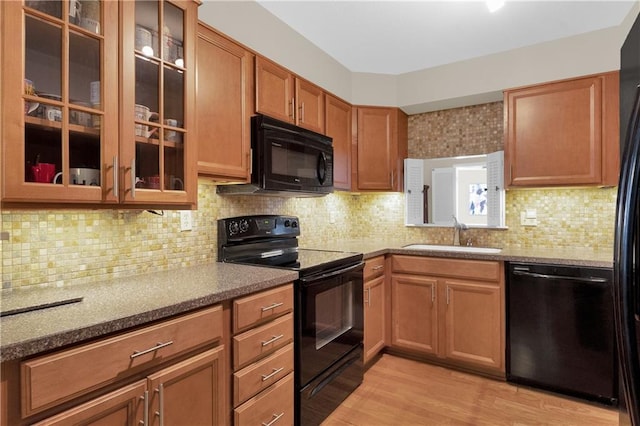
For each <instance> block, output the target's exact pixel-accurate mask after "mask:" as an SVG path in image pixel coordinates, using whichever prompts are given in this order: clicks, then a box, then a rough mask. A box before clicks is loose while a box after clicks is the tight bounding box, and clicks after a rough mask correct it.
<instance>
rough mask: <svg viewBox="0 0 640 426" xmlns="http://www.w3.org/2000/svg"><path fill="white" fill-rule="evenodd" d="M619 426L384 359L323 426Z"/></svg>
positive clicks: (570, 404)
mask: <svg viewBox="0 0 640 426" xmlns="http://www.w3.org/2000/svg"><path fill="white" fill-rule="evenodd" d="M338 425H352V426H385V425H394V426H402V425H412V426H413V425H554V426H555V425H563V426H564V425H576V426H577V425H579V426H617V425H618V412H617V411H616V410H614V409H610V408H608V407H605V406H602V405H597V404H589V403H583V402H581V401H578V400H575V399H572V398H563V397H559V396H557V395H555V394H551V393H547V392H539V391H534V390H531V389H529V388H525V387H520V386H515V385H512V384H509V383H506V382H502V381H498V380H492V379H487V378H483V377H478V376H475V375H472V374H467V373H461V372H458V371H454V370H449V369H446V368H443V367H438V366H434V365H430V364H425V363H421V362H417V361H413V360H407V359H403V358H399V357H395V356H392V355H388V354H384V355H383V356H382V357H381V358H380V359H379V360H378V361H377V362H376V364H375V365H373V366H372V367H371V368H370V369H369V370H368V371H367V373H366V374H365V379H364V382H363V383H362V385H360V387H359V388H358V389H357V390H356V391H355V392H354V393H352V394H351V395H350V396H349V397H348V398H347V399H346V400H345V401H344V402H343V404H342V405H341V406H340V407H338V408H337V409H336V410H335V411H334V412H333V413H332V414H331V416H329V418H327V419H326V420H325V421H324V422H323V423H322V426H338Z"/></svg>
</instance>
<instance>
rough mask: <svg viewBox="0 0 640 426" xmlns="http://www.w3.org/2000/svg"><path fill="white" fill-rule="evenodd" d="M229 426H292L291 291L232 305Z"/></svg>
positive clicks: (252, 297) (265, 293) (283, 288)
mask: <svg viewBox="0 0 640 426" xmlns="http://www.w3.org/2000/svg"><path fill="white" fill-rule="evenodd" d="M232 309H233V313H232V329H233V333H235V335H234V336H233V339H232V340H233V363H232V368H233V371H234V373H233V408H234V424H236V425H245V424H247V425H249V424H261V423H262V424H269V422H274V423H273V424H275V422H276V421H277V422H278V424H293V415H294V413H293V407H294V404H293V402H294V401H293V398H294V395H293V365H294V361H293V286H292V285H285V286H281V287H278V288H275V289H271V290H266V291H262V292H259V293H256V294H253V295H250V296H246V297H242V298H239V299H236V300H234V301H233V308H232Z"/></svg>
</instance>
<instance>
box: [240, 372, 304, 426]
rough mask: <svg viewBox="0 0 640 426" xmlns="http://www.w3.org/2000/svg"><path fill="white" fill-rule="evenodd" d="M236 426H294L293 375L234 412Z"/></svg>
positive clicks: (290, 374)
mask: <svg viewBox="0 0 640 426" xmlns="http://www.w3.org/2000/svg"><path fill="white" fill-rule="evenodd" d="M234 424H235V425H236V426H243V425H251V426H254V425H260V424H262V425H269V424H273V425H274V426H276V425H292V424H293V373H289V375H288V376H287V377H285V378H283V379H282V380H280V381H278V383H276V384H275V385H273V386H272V387H270V388H269V389H267V390H266V391H264V392H262V393H260V394H258V395H257V396H255V397H253V398H251V399H250V400H249V401H247V402H245V403H244V404H242V405H241V406H240V407H238V408H236V409H235V410H234Z"/></svg>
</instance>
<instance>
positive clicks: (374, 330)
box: [364, 275, 386, 363]
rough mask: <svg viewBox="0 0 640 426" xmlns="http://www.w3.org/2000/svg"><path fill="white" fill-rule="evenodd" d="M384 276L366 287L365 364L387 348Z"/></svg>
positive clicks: (366, 284)
mask: <svg viewBox="0 0 640 426" xmlns="http://www.w3.org/2000/svg"><path fill="white" fill-rule="evenodd" d="M384 278H385V277H384V275H383V276H379V277H376V278H374V279H372V280H370V281H368V282H367V283H365V285H364V362H365V363H367V362H368V361H369V360H370V359H371V358H373V357H374V356H375V355H376V354H377V353H378V352H380V351H381V350H382V349H383V348H384V347H385V333H384V330H385V327H386V315H385V310H384V307H385V303H384V300H385V291H384Z"/></svg>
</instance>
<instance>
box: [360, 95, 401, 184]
mask: <svg viewBox="0 0 640 426" xmlns="http://www.w3.org/2000/svg"><path fill="white" fill-rule="evenodd" d="M353 117H354V124H353V127H354V130H355V133H354V135H353V152H352V154H353V157H352V164H353V166H352V185H351V186H352V190H354V191H402V186H403V162H404V159H405V158H406V157H407V151H408V129H407V126H408V117H407V115H406V114H405V113H404V112H402V111H401V110H400V109H398V108H386V107H354V108H353Z"/></svg>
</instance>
